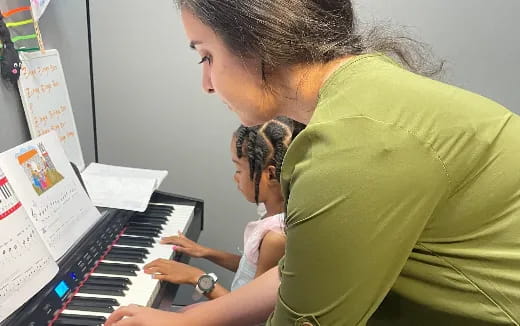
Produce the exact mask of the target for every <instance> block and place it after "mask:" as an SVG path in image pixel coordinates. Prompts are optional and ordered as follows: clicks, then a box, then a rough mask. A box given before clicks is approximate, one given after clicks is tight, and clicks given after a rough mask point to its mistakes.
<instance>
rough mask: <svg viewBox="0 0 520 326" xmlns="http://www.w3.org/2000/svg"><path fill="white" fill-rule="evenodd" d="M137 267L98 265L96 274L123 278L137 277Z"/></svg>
mask: <svg viewBox="0 0 520 326" xmlns="http://www.w3.org/2000/svg"><path fill="white" fill-rule="evenodd" d="M138 270H139V267H137V265H134V264H117V263H104V262H103V263H100V264H99V266H98V267H97V268H96V270H95V272H96V273H102V274H112V275H123V276H137V273H136V271H138Z"/></svg>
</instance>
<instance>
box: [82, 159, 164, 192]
mask: <svg viewBox="0 0 520 326" xmlns="http://www.w3.org/2000/svg"><path fill="white" fill-rule="evenodd" d="M91 175H96V176H101V177H105V176H110V177H120V178H127V177H128V178H144V179H154V180H155V184H154V189H153V190H157V189H158V188H159V186H160V185H161V183H162V182H163V180H164V178H166V176H167V175H168V171H166V170H149V169H138V168H129V167H125V166H115V165H107V164H100V163H90V164H89V166H88V167H87V168H86V169H85V170H84V171H83V172H82V173H81V176H82V177H83V179H85V178H87V179H88V178H89V177H90V176H91Z"/></svg>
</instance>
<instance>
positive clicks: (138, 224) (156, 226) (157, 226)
mask: <svg viewBox="0 0 520 326" xmlns="http://www.w3.org/2000/svg"><path fill="white" fill-rule="evenodd" d="M128 226H153V227H155V228H156V229H157V230H160V231H162V230H163V229H164V228H163V227H162V224H159V223H157V224H152V223H146V222H142V221H135V222H130V223H128Z"/></svg>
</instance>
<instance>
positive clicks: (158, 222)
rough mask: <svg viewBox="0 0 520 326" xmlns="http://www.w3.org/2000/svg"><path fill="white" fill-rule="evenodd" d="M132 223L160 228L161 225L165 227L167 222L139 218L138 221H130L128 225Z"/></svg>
mask: <svg viewBox="0 0 520 326" xmlns="http://www.w3.org/2000/svg"><path fill="white" fill-rule="evenodd" d="M134 222H135V223H141V224H142V223H146V224H149V225H156V226H162V225H165V224H166V223H167V222H168V221H167V220H158V219H153V218H140V219H135V220H130V222H129V223H134ZM129 225H130V224H129Z"/></svg>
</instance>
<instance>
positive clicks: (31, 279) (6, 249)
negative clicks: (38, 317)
mask: <svg viewBox="0 0 520 326" xmlns="http://www.w3.org/2000/svg"><path fill="white" fill-rule="evenodd" d="M0 229H1V230H2V237H1V238H0V322H2V321H3V320H4V319H6V318H7V317H8V316H9V315H10V314H11V313H13V312H14V311H15V310H16V309H18V308H19V307H21V306H22V305H23V304H24V303H25V302H26V301H27V300H29V299H30V298H31V297H32V296H33V295H34V294H35V293H37V292H38V291H39V290H40V289H42V288H43V287H44V286H45V285H46V284H47V283H48V282H49V281H50V280H51V279H52V278H53V277H54V276H55V275H56V273H57V272H58V265H57V264H56V262H55V261H54V258H53V257H52V254H51V253H50V252H49V250H48V249H47V246H46V245H45V243H44V241H43V239H42V238H41V237H40V235H39V234H38V231H36V228H35V227H34V225H33V223H32V221H31V220H30V218H29V216H28V215H27V212H26V211H25V209H24V207H23V205H22V204H21V203H20V201H19V200H18V198H17V197H16V195H15V191H14V189H13V188H12V186H11V185H10V183H9V181H8V180H7V178H6V177H5V175H4V174H3V172H2V171H1V170H0Z"/></svg>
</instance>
